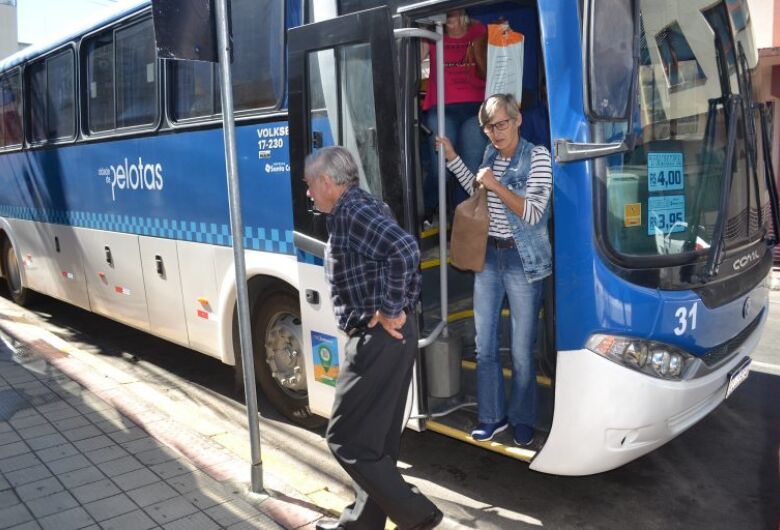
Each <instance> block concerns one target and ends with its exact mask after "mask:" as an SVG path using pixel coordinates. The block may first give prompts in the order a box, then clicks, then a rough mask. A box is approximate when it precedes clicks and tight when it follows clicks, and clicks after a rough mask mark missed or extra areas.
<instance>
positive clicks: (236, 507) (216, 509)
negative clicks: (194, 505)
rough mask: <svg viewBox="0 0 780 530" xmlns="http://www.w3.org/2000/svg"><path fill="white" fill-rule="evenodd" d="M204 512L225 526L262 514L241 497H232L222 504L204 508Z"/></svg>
mask: <svg viewBox="0 0 780 530" xmlns="http://www.w3.org/2000/svg"><path fill="white" fill-rule="evenodd" d="M204 512H205V513H206V515H208V516H209V517H211V518H212V519H214V520H215V521H216V522H217V524H219V525H221V526H225V527H227V526H230V525H232V524H236V523H238V522H240V521H243V520H245V519H251V518H253V517H257V516H258V515H260V512H258V511H257V510H256V509H255V508H254V507H252V505H250V504H249V503H248V502H245V501H243V500H241V499H231V500H229V501H227V502H223V503H222V504H217V505H216V506H212V507H211V508H208V509H206V510H204Z"/></svg>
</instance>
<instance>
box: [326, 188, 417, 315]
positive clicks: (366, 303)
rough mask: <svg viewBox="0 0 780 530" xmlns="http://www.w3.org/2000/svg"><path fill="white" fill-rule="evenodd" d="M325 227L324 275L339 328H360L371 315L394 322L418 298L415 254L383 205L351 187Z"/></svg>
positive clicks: (413, 244) (408, 238) (412, 242)
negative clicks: (376, 313)
mask: <svg viewBox="0 0 780 530" xmlns="http://www.w3.org/2000/svg"><path fill="white" fill-rule="evenodd" d="M327 225H328V232H329V234H330V237H329V238H328V245H327V248H326V250H325V274H326V276H327V278H328V281H329V282H330V285H331V299H332V301H333V308H334V310H335V313H336V317H337V318H338V326H339V328H341V329H342V330H345V331H349V330H350V329H352V328H355V327H359V326H361V325H364V324H365V323H367V322H368V321H369V320H370V319H371V317H372V316H373V315H374V313H375V312H376V311H377V310H379V311H381V312H382V314H384V315H386V316H388V317H391V318H395V317H397V316H399V315H400V314H401V312H402V311H403V310H404V309H407V308H408V309H410V308H412V307H413V306H414V304H415V303H416V302H417V298H418V296H419V295H420V271H419V265H420V250H419V248H418V247H417V242H416V241H415V240H414V238H413V237H412V236H410V235H409V234H408V233H406V232H405V231H404V230H403V229H402V228H401V227H400V226H398V223H396V221H395V220H394V219H393V216H392V213H390V209H389V208H388V207H387V206H386V205H385V204H384V203H382V202H381V201H380V200H378V199H377V198H375V197H373V196H372V195H371V194H369V193H368V192H366V191H364V190H362V189H360V187H358V186H351V187H349V188H347V190H346V191H345V192H344V193H343V194H342V195H341V197H340V198H339V200H338V201H337V202H336V205H335V206H334V207H333V210H332V211H331V212H330V214H329V215H328V218H327Z"/></svg>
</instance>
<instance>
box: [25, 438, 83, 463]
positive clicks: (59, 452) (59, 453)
mask: <svg viewBox="0 0 780 530" xmlns="http://www.w3.org/2000/svg"><path fill="white" fill-rule="evenodd" d="M35 454H37V455H38V458H40V459H41V460H43V461H44V462H53V461H55V460H61V459H63V458H67V457H69V456H74V455H77V454H79V451H78V449H76V448H75V447H74V446H73V445H72V444H69V443H64V444H62V445H55V446H54V447H49V448H47V449H41V450H40V451H36V452H35Z"/></svg>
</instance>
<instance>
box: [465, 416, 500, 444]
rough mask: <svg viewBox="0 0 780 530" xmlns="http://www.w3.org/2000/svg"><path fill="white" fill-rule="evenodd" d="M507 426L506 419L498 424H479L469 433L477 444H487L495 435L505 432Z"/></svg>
mask: <svg viewBox="0 0 780 530" xmlns="http://www.w3.org/2000/svg"><path fill="white" fill-rule="evenodd" d="M508 426H509V424H508V423H507V421H506V418H504V419H503V420H501V421H499V422H498V423H480V424H479V425H477V428H476V429H474V430H473V431H471V437H472V438H474V439H475V440H476V441H478V442H487V441H488V440H492V439H493V436H495V435H496V434H498V433H500V432H501V431H503V430H506V428H507V427H508Z"/></svg>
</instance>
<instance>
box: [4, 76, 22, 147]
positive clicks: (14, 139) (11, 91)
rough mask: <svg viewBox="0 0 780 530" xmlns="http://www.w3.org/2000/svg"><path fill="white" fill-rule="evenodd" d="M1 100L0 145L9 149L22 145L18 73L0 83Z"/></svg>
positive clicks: (19, 78)
mask: <svg viewBox="0 0 780 530" xmlns="http://www.w3.org/2000/svg"><path fill="white" fill-rule="evenodd" d="M0 94H2V99H1V100H0V105H2V120H0V121H2V124H1V125H0V127H1V128H2V131H3V139H2V143H0V145H2V146H5V147H9V146H14V145H20V144H21V143H22V78H21V76H20V75H19V72H18V71H17V72H14V73H11V74H9V75H7V76H5V77H4V78H3V79H2V81H0Z"/></svg>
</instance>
